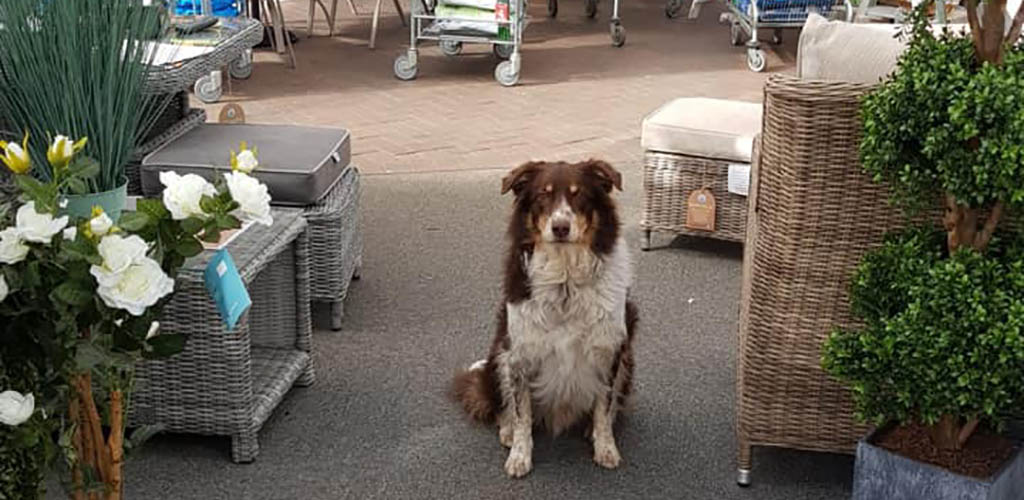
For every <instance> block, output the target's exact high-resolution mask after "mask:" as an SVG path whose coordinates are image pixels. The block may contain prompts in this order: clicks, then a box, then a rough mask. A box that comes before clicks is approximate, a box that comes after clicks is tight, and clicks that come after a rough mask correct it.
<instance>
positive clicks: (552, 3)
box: [548, 0, 558, 17]
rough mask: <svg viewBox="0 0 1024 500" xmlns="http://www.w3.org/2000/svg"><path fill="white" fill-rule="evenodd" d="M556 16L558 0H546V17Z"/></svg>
mask: <svg viewBox="0 0 1024 500" xmlns="http://www.w3.org/2000/svg"><path fill="white" fill-rule="evenodd" d="M556 16H558V0H548V17H556Z"/></svg>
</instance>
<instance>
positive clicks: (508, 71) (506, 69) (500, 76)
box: [494, 61, 519, 87]
mask: <svg viewBox="0 0 1024 500" xmlns="http://www.w3.org/2000/svg"><path fill="white" fill-rule="evenodd" d="M494 79H495V80H497V81H498V83H500V84H502V85H503V86H505V87H512V86H514V85H515V84H517V83H519V72H518V71H516V70H515V68H514V67H513V66H512V61H502V62H501V64H498V66H497V67H496V68H494Z"/></svg>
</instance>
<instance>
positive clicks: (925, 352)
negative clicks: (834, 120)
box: [823, 0, 1024, 500]
mask: <svg viewBox="0 0 1024 500" xmlns="http://www.w3.org/2000/svg"><path fill="white" fill-rule="evenodd" d="M1004 8H1005V0H997V1H992V2H989V3H988V4H987V5H986V8H985V9H984V15H983V19H981V20H979V16H978V5H977V0H968V18H969V22H970V27H971V28H972V29H971V32H970V34H965V33H953V32H950V31H948V30H945V31H943V32H942V33H939V34H933V33H932V32H931V31H930V30H929V26H928V20H927V17H926V15H925V14H924V7H923V6H919V8H918V9H917V10H916V11H915V12H914V13H913V14H912V15H911V16H910V17H909V19H908V23H907V27H906V28H905V31H904V35H905V36H908V37H909V38H910V43H909V47H908V49H907V51H906V52H905V53H904V55H903V56H902V57H901V59H900V61H899V64H898V67H897V70H896V71H895V73H894V74H893V75H891V77H890V78H889V79H887V80H886V81H885V82H883V83H882V85H881V86H880V87H879V88H878V89H877V90H876V91H874V92H872V93H871V94H869V95H868V96H867V97H866V98H865V101H864V105H863V111H862V113H863V120H864V137H863V141H862V144H861V159H862V161H863V163H864V167H865V169H866V170H867V172H868V173H869V174H871V175H872V176H873V177H874V178H875V180H876V181H879V182H884V183H886V184H887V185H888V186H889V187H890V188H891V189H892V193H893V199H894V201H895V202H897V204H898V205H902V208H905V209H907V210H908V212H909V213H917V214H918V215H919V216H920V215H921V214H922V213H923V214H925V215H927V214H933V213H934V214H936V215H937V213H938V211H937V210H930V209H931V208H932V207H935V208H937V206H936V205H937V202H938V201H940V200H941V202H942V205H943V206H944V209H945V210H944V215H943V216H942V217H941V223H942V224H941V227H942V229H940V228H939V225H938V224H934V225H932V226H928V225H925V226H923V227H920V228H914V229H910V230H906V231H902V232H899V233H896V234H892V235H890V236H889V237H888V238H887V239H886V241H885V242H884V243H883V245H882V246H881V247H880V248H879V249H877V250H876V251H874V252H872V253H870V254H869V255H867V256H866V257H865V258H864V260H863V261H862V263H861V264H860V266H859V267H858V269H857V270H856V272H855V273H854V276H853V280H852V285H851V290H850V292H851V294H850V295H851V306H852V311H853V313H854V314H855V315H856V316H858V317H859V318H860V319H861V320H862V324H863V326H862V327H861V328H859V329H854V330H849V331H844V330H837V331H835V332H833V333H832V335H831V336H830V337H829V339H828V340H827V341H826V343H825V346H824V351H823V366H824V368H825V369H826V370H827V371H828V372H829V373H831V374H832V375H833V376H835V377H837V378H838V379H840V380H842V381H843V382H845V383H847V384H849V385H850V387H851V389H852V392H853V399H854V403H855V406H856V409H857V414H858V415H857V416H858V417H859V418H861V419H863V420H865V421H869V422H871V423H874V424H876V425H877V426H878V430H877V431H876V432H875V433H873V434H872V435H871V436H869V437H868V438H867V439H865V440H863V441H862V442H861V443H860V444H859V445H858V451H857V463H856V470H855V474H854V475H855V477H854V498H857V499H869V498H870V499H874V498H908V499H917V498H920V499H928V500H941V499H946V498H950V499H952V498H956V499H974V498H978V499H1003V498H1006V499H1010V498H1013V499H1019V498H1021V497H1022V495H1024V493H1022V492H1024V454H1022V453H1021V448H1020V443H1018V442H1015V441H1013V440H1010V439H1007V438H1004V437H1002V436H1000V435H999V434H998V433H997V432H996V431H998V429H999V428H1000V426H1001V424H1002V423H1003V422H1002V418H1003V417H1004V416H1005V415H1007V414H1008V413H1012V412H1015V411H1017V412H1019V411H1022V410H1024V237H1022V235H1021V234H1019V232H1017V231H1016V228H1015V227H1014V224H1010V223H1008V222H1007V221H1008V220H1009V217H1008V215H1009V214H1013V213H1014V212H1015V211H1016V210H1019V209H1020V208H1024V49H1022V48H1021V47H1019V46H1018V44H1017V41H1018V39H1019V37H1020V32H1021V25H1022V22H1024V10H1021V11H1019V12H1017V13H1016V15H1015V16H1014V18H1013V22H1012V24H1011V26H1010V29H1009V31H1008V32H1007V31H1006V30H1005V25H1006V23H1005V17H1004V14H1003V12H1004ZM982 20H983V21H984V23H982V22H981V21H982ZM925 218H926V217H925ZM936 219H938V217H936ZM934 222H939V221H938V220H935V221H934Z"/></svg>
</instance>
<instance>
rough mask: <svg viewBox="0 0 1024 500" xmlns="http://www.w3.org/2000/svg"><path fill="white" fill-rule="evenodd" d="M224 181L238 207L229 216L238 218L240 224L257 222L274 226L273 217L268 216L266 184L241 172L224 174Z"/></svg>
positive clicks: (268, 200)
mask: <svg viewBox="0 0 1024 500" xmlns="http://www.w3.org/2000/svg"><path fill="white" fill-rule="evenodd" d="M224 179H225V180H227V184H228V191H230V192H231V198H233V199H234V200H235V201H237V202H238V205H239V206H238V208H237V209H235V210H234V211H232V212H231V215H234V216H235V217H238V219H239V220H241V221H242V222H258V223H260V224H263V225H265V226H270V225H273V224H274V217H273V216H271V215H270V193H268V192H267V185H266V184H263V183H262V182H260V181H258V180H256V178H255V177H250V176H249V175H247V174H243V173H242V172H228V173H226V174H224Z"/></svg>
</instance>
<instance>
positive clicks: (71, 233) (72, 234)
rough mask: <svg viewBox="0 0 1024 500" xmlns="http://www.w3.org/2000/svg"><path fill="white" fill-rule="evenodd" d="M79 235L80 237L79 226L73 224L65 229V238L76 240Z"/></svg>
mask: <svg viewBox="0 0 1024 500" xmlns="http://www.w3.org/2000/svg"><path fill="white" fill-rule="evenodd" d="M77 237H78V228H77V227H75V226H71V227H69V228H67V229H65V230H64V239H65V240H68V241H75V238H77Z"/></svg>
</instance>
